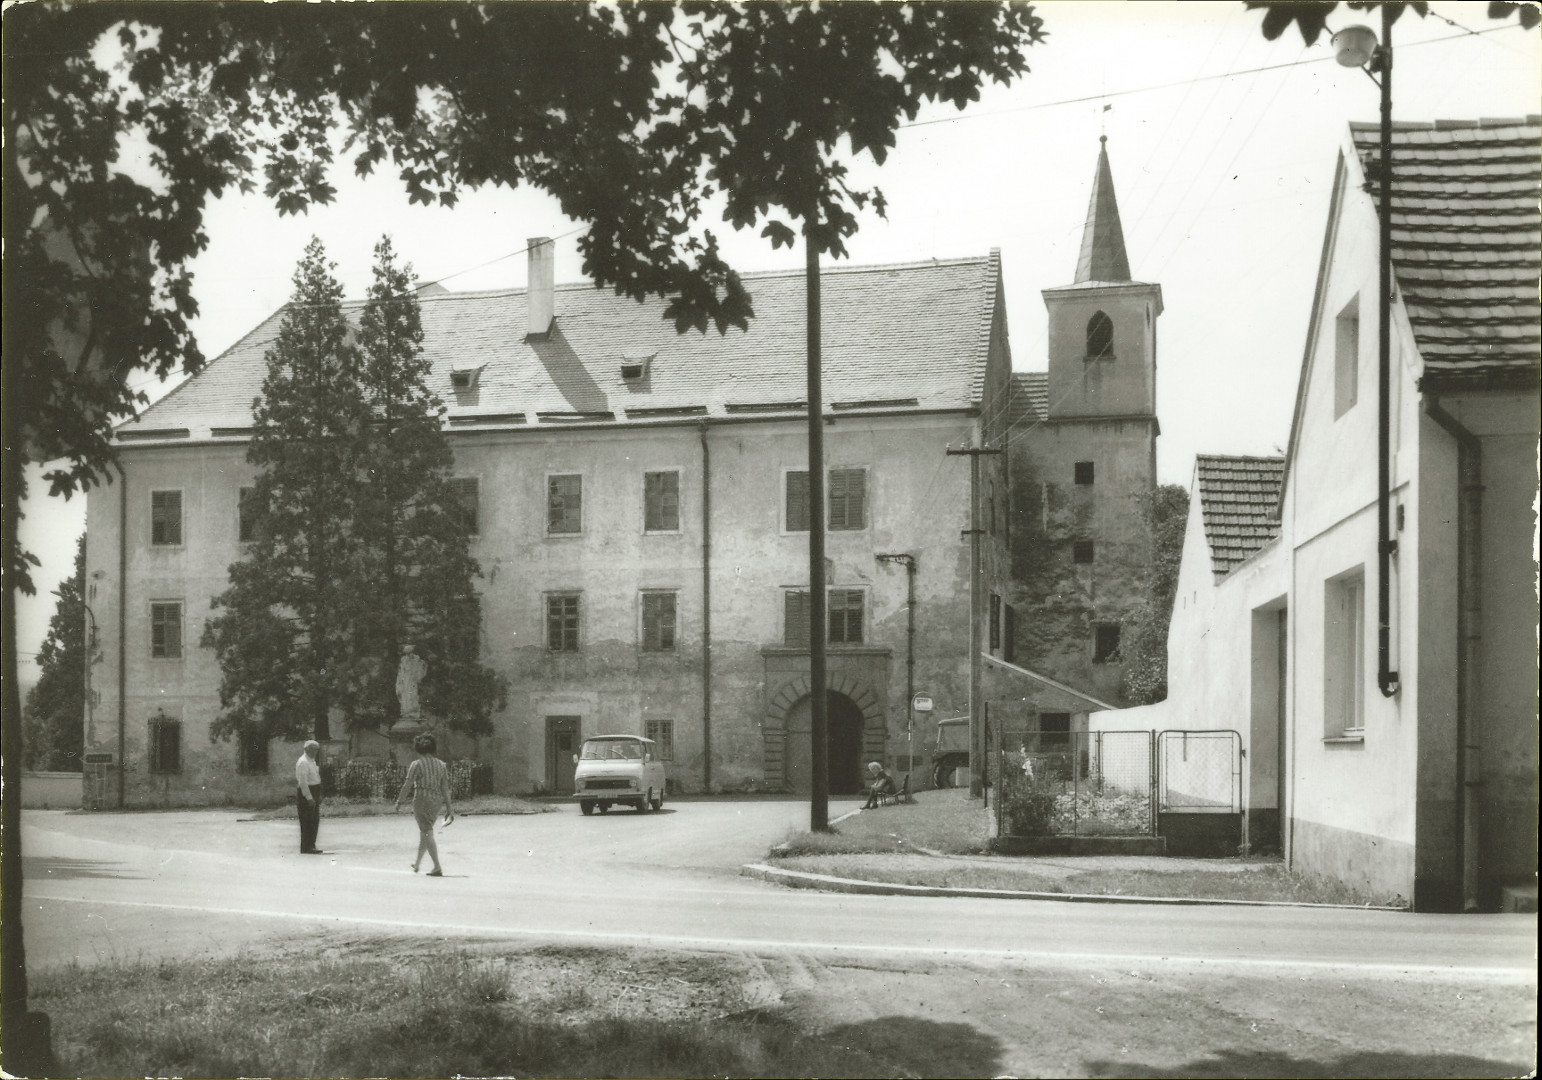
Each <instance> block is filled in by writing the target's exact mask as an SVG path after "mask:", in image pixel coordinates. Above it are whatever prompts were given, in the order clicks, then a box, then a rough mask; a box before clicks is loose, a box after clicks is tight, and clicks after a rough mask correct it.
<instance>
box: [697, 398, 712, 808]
mask: <svg viewBox="0 0 1542 1080" xmlns="http://www.w3.org/2000/svg"><path fill="white" fill-rule="evenodd" d="M697 431H698V433H699V434H700V435H701V786H702V790H704V791H708V792H710V791H711V790H712V453H711V451H710V450H709V449H708V447H707V423H706V421H705V420H703V421H702V422H701V425H700V426H699V427H698V428H697Z"/></svg>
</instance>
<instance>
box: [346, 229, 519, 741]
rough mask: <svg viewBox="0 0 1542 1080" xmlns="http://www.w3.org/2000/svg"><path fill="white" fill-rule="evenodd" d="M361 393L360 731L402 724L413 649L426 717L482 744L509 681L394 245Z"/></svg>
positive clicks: (381, 280) (380, 256) (384, 255)
mask: <svg viewBox="0 0 1542 1080" xmlns="http://www.w3.org/2000/svg"><path fill="white" fill-rule="evenodd" d="M359 347H360V350H361V352H362V356H363V360H362V366H361V384H362V388H363V392H364V396H365V400H366V402H367V404H368V407H369V411H370V415H371V417H372V423H371V425H370V428H369V438H368V440H367V445H368V449H367V454H368V461H369V469H368V472H367V473H365V474H364V476H363V478H362V483H361V485H360V491H359V500H360V501H359V515H358V519H357V521H356V523H355V525H356V536H357V538H358V540H359V541H360V551H361V558H362V559H363V564H362V565H363V567H364V568H365V577H366V580H367V588H366V590H365V592H366V593H367V595H368V596H369V597H370V598H371V600H372V601H373V602H372V603H371V604H370V606H369V608H368V609H367V610H366V611H361V613H360V614H361V620H362V621H361V625H360V627H359V638H358V639H359V641H360V643H361V646H362V647H363V648H365V649H367V650H368V652H369V653H370V654H371V655H372V656H373V657H375V658H378V661H379V662H378V664H377V665H376V666H375V671H374V677H373V678H372V679H371V680H370V686H369V691H368V693H367V694H366V696H365V700H363V701H361V702H360V709H359V713H358V721H359V722H360V723H362V724H369V725H371V726H373V725H374V724H375V723H377V722H379V721H381V720H384V719H388V718H395V717H396V716H397V714H398V708H397V701H396V691H395V676H396V665H397V657H398V656H399V655H400V653H401V649H402V647H403V646H404V645H408V644H411V645H412V646H413V647H414V648H415V649H416V651H417V652H418V654H419V655H421V656H422V657H423V658H424V659H425V660H426V661H427V662H428V675H427V676H426V677H425V678H424V680H423V684H422V686H421V687H420V691H419V692H420V695H421V701H422V704H423V709H424V712H425V714H426V715H428V716H432V717H435V718H439V719H442V720H444V721H446V722H448V724H449V725H450V726H451V727H453V728H455V729H457V730H461V731H466V732H469V733H473V734H485V733H487V732H489V731H490V730H491V716H490V713H491V711H492V709H493V708H501V707H502V705H503V700H504V688H503V683H502V680H501V679H499V678H498V676H496V675H495V674H494V673H493V672H492V671H491V670H489V669H488V668H486V667H484V666H483V665H482V663H481V662H480V658H479V654H480V648H481V639H480V630H481V620H482V606H481V599H480V597H479V596H478V595H477V592H476V589H475V587H474V584H473V582H474V580H475V579H476V578H477V577H480V576H481V572H480V570H479V568H478V566H477V564H476V561H475V560H474V559H472V557H471V555H470V553H469V551H468V540H469V532H468V529H469V528H470V527H471V520H470V518H469V517H468V515H467V513H466V510H468V509H469V508H468V507H466V506H465V505H463V504H462V503H461V502H460V500H459V499H458V497H457V495H456V492H455V491H454V489H453V488H452V486H451V483H450V480H451V470H452V467H453V464H454V462H453V457H452V454H451V450H450V445H449V442H448V441H447V440H446V438H445V435H444V429H443V422H444V414H445V407H444V403H443V402H442V401H441V400H440V398H439V397H438V395H437V394H435V393H434V392H433V391H432V390H430V388H429V386H428V375H429V363H428V360H427V358H426V357H425V356H424V355H423V326H422V319H421V313H420V309H419V305H418V299H417V294H416V292H415V291H414V290H413V287H412V271H411V268H410V267H404V266H398V265H397V263H396V258H395V253H394V252H393V251H392V248H391V241H390V239H389V238H382V239H381V241H380V242H379V243H378V244H377V245H376V246H375V276H374V281H373V284H371V286H370V290H369V296H368V298H367V300H366V302H365V305H364V311H363V314H362V316H361V317H360V320H359Z"/></svg>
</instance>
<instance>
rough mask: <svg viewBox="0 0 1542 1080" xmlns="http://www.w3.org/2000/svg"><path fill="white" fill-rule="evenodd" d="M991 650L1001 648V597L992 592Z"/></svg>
mask: <svg viewBox="0 0 1542 1080" xmlns="http://www.w3.org/2000/svg"><path fill="white" fill-rule="evenodd" d="M990 618H991V626H990V635H991V645H990V649H991V652H995V651H996V650H997V649H999V648H1001V597H1000V596H998V595H997V594H996V593H991V615H990Z"/></svg>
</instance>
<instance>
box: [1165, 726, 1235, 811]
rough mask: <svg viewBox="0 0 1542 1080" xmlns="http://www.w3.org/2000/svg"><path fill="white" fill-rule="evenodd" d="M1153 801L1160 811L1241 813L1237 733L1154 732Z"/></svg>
mask: <svg viewBox="0 0 1542 1080" xmlns="http://www.w3.org/2000/svg"><path fill="white" fill-rule="evenodd" d="M1156 745H1157V806H1158V809H1159V811H1160V812H1161V813H1164V814H1172V813H1178V814H1240V813H1241V812H1242V736H1241V735H1239V734H1238V733H1237V732H1235V731H1164V732H1162V733H1161V734H1160V735H1158V736H1157V744H1156Z"/></svg>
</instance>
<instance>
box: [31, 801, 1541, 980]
mask: <svg viewBox="0 0 1542 1080" xmlns="http://www.w3.org/2000/svg"><path fill="white" fill-rule="evenodd" d="M847 809H850V807H848V806H846V805H844V804H841V803H835V804H832V810H831V812H832V816H835V815H837V814H839V813H841V812H843V811H844V810H847ZM806 821H807V807H806V805H804V804H802V803H799V802H796V801H786V800H744V799H732V800H721V801H708V800H693V801H688V802H680V803H673V804H670V805H668V806H666V808H665V810H664V812H662V813H657V814H651V813H650V814H634V813H631V812H629V811H624V810H623V811H613V812H612V813H611V814H609V815H606V816H603V817H601V816H596V817H592V818H584V817H581V816H580V815H579V813H578V809H577V807H576V806H570V805H563V806H561V807H560V808H559V809H558V810H557V811H556V812H554V813H548V814H540V815H530V816H488V817H461V818H459V819H457V820H456V822H455V823H454V825H452V826H449V827H447V828H446V827H441V830H440V845H441V850H442V853H443V858H444V864H445V873H446V877H444V878H442V879H431V878H427V877H425V876H423V875H414V874H413V873H412V871H411V870H410V868H409V864H410V862H411V859H412V856H413V854H414V852H415V829H414V827H413V824H412V821H411V818H410V817H409V816H407V815H405V814H404V815H403V816H400V817H396V818H391V817H376V818H333V819H327V820H325V821H324V822H323V825H322V833H321V843H322V845H323V847H325V848H326V849H327V851H328V854H326V855H324V856H319V857H318V856H302V855H300V854H299V853H298V852H297V850H296V848H297V846H298V841H297V827H296V825H295V824H294V823H293V822H291V821H252V820H242V814H241V813H239V812H235V811H172V812H160V813H153V812H152V813H131V814H95V815H88V814H66V813H62V812H57V811H28V812H27V814H26V815H25V823H24V831H23V840H24V854H25V858H26V862H25V865H26V874H27V878H26V894H25V895H26V898H27V901H28V903H27V910H26V916H25V918H26V924H25V925H26V931H27V948H28V960H29V962H30V963H31V964H33V965H42V964H54V963H63V962H69V961H72V960H75V961H80V962H85V963H89V962H91V961H92V960H94V959H99V958H102V957H109V956H110V957H119V958H123V957H136V956H163V955H168V954H171V955H180V954H187V953H194V952H200V951H207V950H209V949H231V948H238V947H242V946H245V945H249V944H252V943H257V942H261V941H263V940H266V939H270V938H292V937H295V936H298V935H302V934H304V933H305V932H306V927H315V926H324V927H328V928H331V929H333V930H343V931H347V932H351V933H393V932H395V933H405V934H425V933H427V934H432V935H433V936H435V937H440V938H455V937H460V938H465V939H468V940H487V939H502V938H508V939H519V940H530V941H568V942H585V943H604V942H617V943H627V944H644V945H659V946H669V947H681V948H695V949H735V950H753V951H776V950H794V951H799V952H812V953H816V954H827V955H828V954H835V955H848V956H862V955H867V956H871V957H881V958H886V959H889V960H892V959H894V958H897V957H905V956H910V957H913V958H915V959H916V960H918V961H919V960H922V959H926V960H939V959H944V958H954V959H958V960H992V959H996V960H1010V961H1036V962H1042V963H1052V964H1055V965H1057V966H1067V965H1070V966H1075V965H1083V964H1095V965H1107V964H1110V963H1113V964H1118V965H1120V966H1139V967H1143V968H1147V969H1150V968H1152V967H1154V966H1161V967H1166V968H1180V967H1187V968H1192V969H1200V970H1207V971H1213V972H1227V971H1229V972H1235V973H1245V972H1249V971H1253V972H1265V971H1269V972H1292V971H1294V972H1302V973H1305V972H1313V971H1317V972H1338V971H1342V972H1344V973H1346V974H1352V975H1353V976H1354V977H1356V978H1371V979H1374V978H1378V977H1398V976H1420V977H1433V978H1439V979H1442V980H1472V981H1477V982H1485V983H1490V984H1493V983H1509V984H1517V985H1534V984H1535V980H1536V965H1535V956H1536V920H1535V917H1534V916H1468V917H1463V918H1453V917H1450V916H1434V915H1413V914H1407V913H1399V912H1385V911H1359V910H1344V909H1307V908H1257V907H1187V908H1156V907H1144V906H1101V905H1080V904H1071V903H1054V902H1025V901H1015V900H992V899H957V898H935V897H899V896H855V895H844V894H827V893H818V892H809V891H803V890H789V889H784V888H781V887H778V886H775V885H770V884H766V883H763V882H759V881H755V880H752V879H749V878H746V877H743V876H741V875H740V874H739V867H740V866H741V865H742V864H743V863H746V862H751V861H755V860H758V859H760V858H762V857H763V856H764V854H765V852H766V849H767V847H768V846H769V845H770V844H772V843H774V842H776V841H777V840H779V839H780V838H781V837H783V836H785V835H786V834H787V833H788V832H790V831H793V830H795V829H799V828H803V827H805V826H806Z"/></svg>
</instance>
